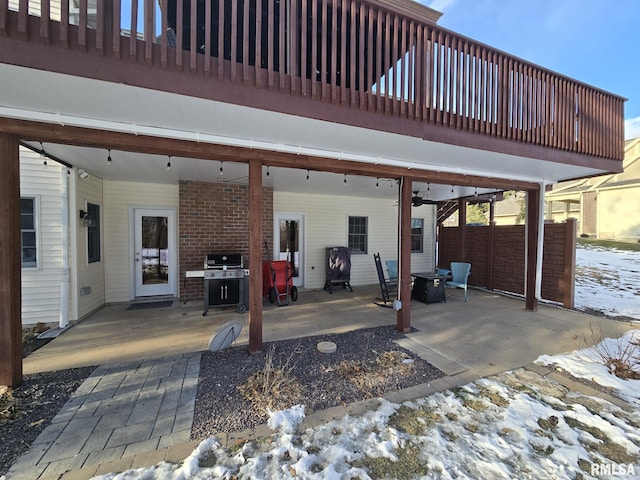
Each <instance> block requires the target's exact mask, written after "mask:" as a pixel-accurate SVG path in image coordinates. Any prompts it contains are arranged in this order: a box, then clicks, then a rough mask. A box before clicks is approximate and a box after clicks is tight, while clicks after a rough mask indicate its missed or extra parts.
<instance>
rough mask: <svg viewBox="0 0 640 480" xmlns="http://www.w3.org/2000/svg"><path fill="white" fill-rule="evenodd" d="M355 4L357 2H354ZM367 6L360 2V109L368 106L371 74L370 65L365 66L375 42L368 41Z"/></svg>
mask: <svg viewBox="0 0 640 480" xmlns="http://www.w3.org/2000/svg"><path fill="white" fill-rule="evenodd" d="M354 5H355V2H354ZM366 15H367V8H366V7H365V5H364V3H361V4H360V45H359V48H358V59H359V63H358V75H359V76H358V101H357V103H359V105H360V110H364V109H366V108H367V94H366V92H367V90H368V89H367V87H366V86H365V85H367V83H368V82H369V79H370V78H371V76H370V75H369V68H368V67H369V65H367V68H365V58H366V56H367V55H368V53H369V51H371V50H372V49H373V42H369V43H366V40H365V37H366V36H367V34H368V32H367V18H366Z"/></svg>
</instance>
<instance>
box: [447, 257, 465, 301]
mask: <svg viewBox="0 0 640 480" xmlns="http://www.w3.org/2000/svg"><path fill="white" fill-rule="evenodd" d="M470 273H471V264H470V263H465V262H451V276H452V277H453V279H452V280H447V281H446V282H445V285H446V286H447V287H455V288H461V289H463V290H464V301H465V302H467V301H469V292H468V290H467V280H468V278H469V274H470Z"/></svg>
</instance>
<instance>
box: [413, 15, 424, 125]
mask: <svg viewBox="0 0 640 480" xmlns="http://www.w3.org/2000/svg"><path fill="white" fill-rule="evenodd" d="M423 37H424V29H423V27H422V25H421V24H418V25H417V26H416V57H415V58H416V63H415V72H416V76H415V84H414V87H413V88H414V89H415V92H416V96H415V104H414V107H415V108H414V116H415V118H416V119H417V120H418V121H422V119H423V116H422V112H423V108H422V101H423V100H422V89H423V88H424V83H423V75H422V73H423V71H424V66H425V61H424V42H423Z"/></svg>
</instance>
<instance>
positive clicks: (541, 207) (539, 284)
mask: <svg viewBox="0 0 640 480" xmlns="http://www.w3.org/2000/svg"><path fill="white" fill-rule="evenodd" d="M546 188H547V184H546V183H545V182H542V183H540V201H539V203H538V211H539V215H538V251H537V255H536V290H535V296H536V299H537V300H538V301H540V300H542V254H543V252H544V217H545V216H544V214H543V212H544V194H545V190H546Z"/></svg>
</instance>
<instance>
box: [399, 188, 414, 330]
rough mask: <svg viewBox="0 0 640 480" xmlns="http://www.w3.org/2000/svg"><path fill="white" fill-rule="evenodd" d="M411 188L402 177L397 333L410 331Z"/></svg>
mask: <svg viewBox="0 0 640 480" xmlns="http://www.w3.org/2000/svg"><path fill="white" fill-rule="evenodd" d="M411 186H412V181H411V179H410V178H407V177H403V178H402V179H401V181H400V202H399V207H398V208H399V214H398V220H399V223H400V228H399V233H400V239H399V242H398V243H399V247H400V248H399V251H400V255H399V262H398V295H399V298H400V301H401V302H402V307H401V308H400V309H399V310H397V315H396V329H397V330H398V331H399V332H403V333H409V332H410V331H411V196H412V192H411Z"/></svg>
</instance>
